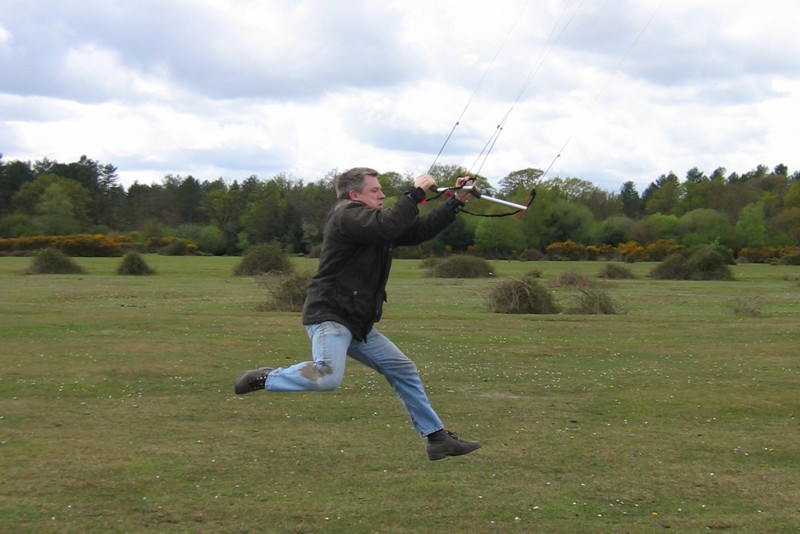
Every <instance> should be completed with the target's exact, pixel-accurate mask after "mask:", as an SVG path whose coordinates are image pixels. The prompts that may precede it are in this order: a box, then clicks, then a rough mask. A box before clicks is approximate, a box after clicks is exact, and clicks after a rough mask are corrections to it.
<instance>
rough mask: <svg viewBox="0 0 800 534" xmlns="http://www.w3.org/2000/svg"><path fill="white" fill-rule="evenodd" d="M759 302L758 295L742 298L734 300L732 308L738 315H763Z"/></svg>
mask: <svg viewBox="0 0 800 534" xmlns="http://www.w3.org/2000/svg"><path fill="white" fill-rule="evenodd" d="M758 304H759V303H758V297H754V298H750V299H744V298H741V299H736V300H734V301H733V304H732V305H731V308H732V310H733V314H734V315H736V316H737V317H761V308H759V305H758Z"/></svg>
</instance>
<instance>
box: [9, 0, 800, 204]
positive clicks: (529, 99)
mask: <svg viewBox="0 0 800 534" xmlns="http://www.w3.org/2000/svg"><path fill="white" fill-rule="evenodd" d="M798 21H800V2H797V1H795V0H769V1H765V2H760V3H759V2H753V1H752V0H746V1H741V0H705V1H703V2H699V1H695V0H663V1H662V0H605V1H601V0H598V1H592V0H583V1H581V0H571V1H570V0H493V1H492V2H487V1H485V0H458V1H455V0H339V1H332V0H32V1H25V2H23V1H19V0H0V153H2V155H3V159H4V160H5V161H9V160H30V161H36V160H41V159H42V158H45V157H46V158H49V159H51V160H57V161H59V162H64V163H69V162H73V161H77V160H78V159H79V158H80V156H81V155H86V156H88V157H89V158H91V159H94V160H97V161H99V162H100V163H104V164H105V163H111V164H113V165H115V166H116V167H117V168H118V174H119V178H120V182H121V183H122V184H123V185H126V186H127V185H129V184H131V183H133V182H134V181H139V182H140V183H152V182H159V181H160V180H161V179H162V178H163V176H164V175H166V174H174V175H180V176H188V175H192V176H194V177H195V178H197V179H199V180H201V181H203V180H215V179H217V178H220V177H222V178H225V179H228V180H234V179H237V180H241V179H244V178H247V177H248V176H251V175H254V174H255V175H257V176H258V177H259V178H262V179H268V178H271V177H272V176H274V175H276V174H278V173H285V174H286V175H288V176H290V177H292V178H294V179H303V180H306V181H314V180H317V179H319V178H322V177H323V176H325V175H326V174H328V173H329V172H330V171H332V170H334V169H338V170H344V169H347V168H349V167H353V166H370V167H374V168H376V169H378V170H380V171H396V172H400V173H410V174H418V173H422V172H425V171H426V170H427V169H428V168H429V167H430V165H431V164H432V163H433V162H434V160H435V158H436V155H437V153H438V152H439V151H440V149H441V148H442V146H443V145H444V150H443V151H442V155H441V156H440V157H439V159H438V162H439V163H443V164H457V165H463V166H465V167H467V168H471V169H472V170H473V171H475V170H477V169H478V168H480V171H481V174H482V175H484V176H486V177H488V178H489V179H490V180H492V181H493V182H496V181H497V180H499V179H501V178H503V177H504V176H505V175H507V174H508V173H509V172H511V171H514V170H519V169H524V168H527V167H535V168H540V169H547V168H548V167H550V166H551V164H552V169H551V170H550V171H549V173H548V176H550V177H556V176H560V177H579V178H582V179H585V180H590V181H592V182H594V183H595V184H597V185H599V186H601V187H603V188H604V189H607V190H610V191H616V190H618V189H619V187H620V186H621V185H622V184H623V183H624V182H626V181H628V180H632V181H634V182H635V183H637V184H640V185H641V187H640V191H642V190H643V188H644V187H646V185H647V184H649V183H650V182H651V181H653V180H655V179H656V178H658V176H659V175H661V174H665V173H667V172H670V171H674V172H675V173H676V174H678V176H679V177H681V178H682V177H684V176H685V174H686V171H687V170H689V169H690V168H692V167H698V168H700V169H701V170H703V171H705V172H706V173H707V174H710V173H711V172H713V171H714V169H716V168H717V167H725V168H726V169H727V170H728V172H729V173H730V172H733V171H736V172H739V173H742V172H747V171H749V170H752V169H754V168H755V167H756V166H757V165H759V164H764V165H767V166H768V167H770V168H772V167H774V166H775V165H777V164H779V163H783V164H785V165H787V166H788V167H789V169H790V171H792V172H793V171H795V170H798V169H800V146H798V142H799V141H800V39H798V37H797V24H798ZM457 121H458V125H457V126H455V128H454V125H455V124H456V122H457ZM501 123H502V124H503V128H502V130H498V128H497V127H498V124H501ZM451 130H452V131H453V135H452V137H451V138H450V140H449V141H448V142H447V143H446V144H445V140H446V139H447V138H448V135H449V134H450V132H451ZM498 132H499V133H500V135H499V136H497V137H496V140H495V142H494V146H493V149H492V151H491V153H490V154H489V156H488V157H486V158H480V157H479V156H480V154H481V151H482V150H483V149H484V147H485V146H486V145H487V143H490V142H491V141H492V140H493V136H494V135H495V134H496V133H498Z"/></svg>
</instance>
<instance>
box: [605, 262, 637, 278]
mask: <svg viewBox="0 0 800 534" xmlns="http://www.w3.org/2000/svg"><path fill="white" fill-rule="evenodd" d="M597 277H598V278H608V279H609V280H626V279H631V278H636V275H635V274H633V271H632V270H631V269H630V267H625V266H624V265H618V264H616V263H609V264H608V265H606V266H605V267H603V268H602V269H600V272H599V273H597Z"/></svg>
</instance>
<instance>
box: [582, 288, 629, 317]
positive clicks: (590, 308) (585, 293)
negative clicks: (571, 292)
mask: <svg viewBox="0 0 800 534" xmlns="http://www.w3.org/2000/svg"><path fill="white" fill-rule="evenodd" d="M575 313H589V314H602V315H618V314H620V313H622V311H621V308H620V307H619V305H618V304H617V303H616V301H615V300H614V299H613V298H612V297H611V295H609V294H608V293H607V292H606V291H605V290H603V289H598V288H586V289H581V292H580V294H579V295H578V307H577V308H576V309H575Z"/></svg>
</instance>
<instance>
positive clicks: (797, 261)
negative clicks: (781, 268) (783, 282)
mask: <svg viewBox="0 0 800 534" xmlns="http://www.w3.org/2000/svg"><path fill="white" fill-rule="evenodd" d="M781 263H782V264H783V265H800V254H793V255H791V256H784V257H783V259H782V260H781Z"/></svg>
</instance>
